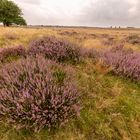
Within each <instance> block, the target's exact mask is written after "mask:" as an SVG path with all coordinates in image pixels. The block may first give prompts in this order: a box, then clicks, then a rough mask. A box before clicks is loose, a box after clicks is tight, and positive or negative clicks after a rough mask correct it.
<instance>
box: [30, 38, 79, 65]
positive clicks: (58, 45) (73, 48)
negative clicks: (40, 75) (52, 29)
mask: <svg viewBox="0 0 140 140" xmlns="http://www.w3.org/2000/svg"><path fill="white" fill-rule="evenodd" d="M28 53H29V54H30V55H36V54H43V55H44V56H45V57H47V58H49V59H52V60H55V61H58V62H71V63H77V62H79V61H80V58H81V54H80V47H79V46H77V45H76V44H73V43H71V42H69V41H67V40H62V39H57V38H55V37H53V36H51V37H43V38H40V39H37V40H34V41H32V42H31V43H30V46H29V50H28Z"/></svg>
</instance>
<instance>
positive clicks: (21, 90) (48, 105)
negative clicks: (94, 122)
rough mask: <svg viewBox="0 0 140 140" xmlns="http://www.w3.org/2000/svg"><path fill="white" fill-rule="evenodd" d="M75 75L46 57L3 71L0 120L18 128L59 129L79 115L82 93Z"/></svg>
mask: <svg viewBox="0 0 140 140" xmlns="http://www.w3.org/2000/svg"><path fill="white" fill-rule="evenodd" d="M71 77H72V75H71V73H70V72H69V71H68V70H67V69H66V70H65V68H63V66H61V65H58V64H56V63H55V62H52V61H47V60H46V59H45V58H44V57H42V56H37V57H36V58H26V59H21V60H18V61H17V62H15V63H11V64H7V65H5V66H4V67H2V68H1V69H0V120H1V121H3V120H6V121H7V122H8V123H9V124H10V125H12V126H14V127H15V128H17V129H21V128H24V129H27V130H32V131H40V130H41V129H43V128H48V129H51V128H54V127H59V126H61V125H62V124H64V123H66V122H67V120H69V119H70V118H72V117H74V116H76V115H77V114H78V113H79V110H80V108H79V92H78V90H77V88H76V85H75V83H74V81H73V80H72V78H71Z"/></svg>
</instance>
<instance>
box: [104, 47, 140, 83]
mask: <svg viewBox="0 0 140 140" xmlns="http://www.w3.org/2000/svg"><path fill="white" fill-rule="evenodd" d="M102 59H103V61H104V63H105V64H106V65H107V66H110V67H111V68H112V71H113V72H114V73H115V74H119V75H123V76H126V77H128V78H131V79H132V80H137V81H139V80H140V53H138V52H134V51H133V50H131V49H124V47H123V46H121V45H120V46H118V47H115V48H112V49H110V50H108V51H106V52H104V54H103V56H102Z"/></svg>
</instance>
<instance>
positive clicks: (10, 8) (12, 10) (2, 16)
mask: <svg viewBox="0 0 140 140" xmlns="http://www.w3.org/2000/svg"><path fill="white" fill-rule="evenodd" d="M0 22H2V23H3V25H4V26H10V25H12V24H17V25H27V24H26V21H25V19H24V18H23V17H22V11H21V9H20V8H19V7H18V5H17V4H15V3H14V2H13V1H9V0H0Z"/></svg>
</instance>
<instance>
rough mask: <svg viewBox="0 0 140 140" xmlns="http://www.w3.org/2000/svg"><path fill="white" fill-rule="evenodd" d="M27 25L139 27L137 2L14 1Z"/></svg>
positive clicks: (131, 0) (139, 15)
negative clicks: (21, 11)
mask: <svg viewBox="0 0 140 140" xmlns="http://www.w3.org/2000/svg"><path fill="white" fill-rule="evenodd" d="M13 1H14V2H16V3H17V4H18V5H19V6H20V7H21V9H22V10H23V14H24V17H25V19H26V20H27V23H28V24H33V25H73V26H75V25H76V26H77V25H80V26H135V27H140V0H13Z"/></svg>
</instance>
